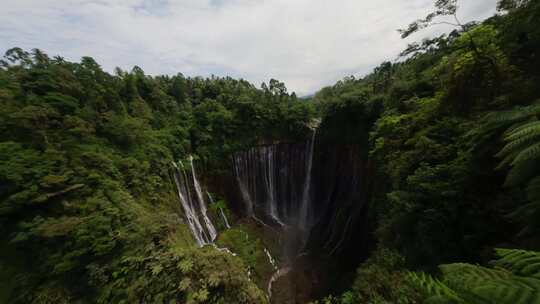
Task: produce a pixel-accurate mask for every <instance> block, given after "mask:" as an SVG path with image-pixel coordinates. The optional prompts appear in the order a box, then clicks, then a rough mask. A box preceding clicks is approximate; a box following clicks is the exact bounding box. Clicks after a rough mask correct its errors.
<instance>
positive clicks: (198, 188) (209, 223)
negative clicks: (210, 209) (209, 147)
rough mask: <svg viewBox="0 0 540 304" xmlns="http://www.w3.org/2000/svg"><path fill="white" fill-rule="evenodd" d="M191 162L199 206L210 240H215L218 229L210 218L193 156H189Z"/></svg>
mask: <svg viewBox="0 0 540 304" xmlns="http://www.w3.org/2000/svg"><path fill="white" fill-rule="evenodd" d="M189 162H190V165H191V175H192V176H193V185H194V186H195V192H196V193H197V200H198V201H199V208H200V211H201V215H202V217H203V220H204V223H205V224H206V229H207V230H208V233H209V234H210V242H213V241H214V240H215V239H216V236H217V231H216V228H215V227H214V225H213V224H212V221H211V220H210V218H208V214H207V209H206V202H205V201H204V197H203V195H202V189H201V185H200V184H199V181H198V180H197V175H196V174H195V166H194V165H193V156H191V155H190V156H189Z"/></svg>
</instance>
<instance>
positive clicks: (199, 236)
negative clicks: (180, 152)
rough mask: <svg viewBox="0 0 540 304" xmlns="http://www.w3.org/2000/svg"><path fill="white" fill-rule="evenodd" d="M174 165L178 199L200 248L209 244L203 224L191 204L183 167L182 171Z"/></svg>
mask: <svg viewBox="0 0 540 304" xmlns="http://www.w3.org/2000/svg"><path fill="white" fill-rule="evenodd" d="M172 164H173V167H174V172H173V178H174V183H175V184H176V189H177V192H178V198H179V199H180V204H181V205H182V209H183V210H184V215H185V216H186V219H187V222H188V226H189V229H190V230H191V233H192V234H193V237H195V241H197V244H198V245H199V246H203V245H204V244H206V243H207V242H208V240H207V238H206V236H205V234H204V229H203V227H202V225H201V222H200V221H199V217H198V216H197V213H196V212H195V209H194V208H193V205H192V204H191V197H190V194H189V192H188V190H187V189H188V187H187V179H186V178H185V175H184V174H182V173H185V172H184V168H183V166H182V165H181V167H182V168H181V169H180V168H178V166H177V165H176V164H175V163H174V162H173V163H172Z"/></svg>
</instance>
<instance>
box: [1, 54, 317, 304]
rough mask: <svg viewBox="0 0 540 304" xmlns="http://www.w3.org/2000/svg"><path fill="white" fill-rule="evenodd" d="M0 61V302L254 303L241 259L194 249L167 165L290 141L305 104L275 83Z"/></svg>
mask: <svg viewBox="0 0 540 304" xmlns="http://www.w3.org/2000/svg"><path fill="white" fill-rule="evenodd" d="M1 63H2V68H1V69H0V104H1V106H0V140H1V142H0V228H1V230H2V234H1V235H2V241H1V242H2V250H1V252H0V256H1V271H0V273H2V275H1V276H2V277H1V281H2V287H0V291H1V292H0V302H2V303H4V302H5V303H8V302H9V303H79V302H85V303H95V302H99V303H135V302H137V303H138V302H140V301H144V302H145V303H161V302H169V301H178V302H180V303H184V302H186V303H199V302H204V303H264V302H265V301H266V298H265V296H264V294H263V293H262V291H260V290H259V289H257V287H256V286H255V285H254V284H253V283H252V282H251V281H249V280H248V277H247V272H246V267H245V265H244V262H242V261H241V260H240V258H237V257H232V256H230V255H228V254H226V253H222V252H219V251H217V250H213V249H212V248H206V249H204V250H202V249H197V248H196V246H195V243H194V241H193V239H192V237H191V235H190V232H189V230H188V229H187V227H186V226H185V225H184V224H182V220H181V215H182V213H181V207H180V205H179V203H178V198H177V197H176V194H175V192H174V191H173V189H174V188H173V185H172V183H171V179H170V176H169V167H170V164H171V162H172V161H173V160H178V159H183V158H186V157H187V155H188V154H193V155H195V156H196V157H198V159H199V161H198V164H201V165H202V164H205V166H207V167H209V168H212V169H213V170H218V171H219V169H220V168H222V167H224V163H226V162H227V158H226V156H227V155H228V154H229V153H230V152H231V151H234V150H237V149H240V148H241V147H244V146H251V145H253V144H255V143H256V141H257V139H258V138H272V137H281V138H285V137H287V138H294V136H301V135H302V132H303V131H305V130H304V128H305V122H306V121H309V119H311V117H312V116H313V113H314V109H313V107H312V105H311V104H308V103H305V102H301V101H299V100H298V99H297V98H296V96H295V95H294V94H292V95H291V94H288V93H287V91H286V88H285V86H284V85H283V83H280V82H278V81H276V80H271V81H270V83H269V84H268V85H266V84H263V86H262V89H257V88H255V87H254V86H253V85H251V84H249V83H248V82H246V81H243V80H233V79H230V78H217V77H212V78H208V79H203V78H186V77H184V76H183V75H181V74H179V75H176V76H174V77H168V76H159V77H151V76H148V75H145V74H144V72H143V71H142V70H141V69H140V68H138V67H135V68H133V70H132V71H131V72H125V71H121V70H117V71H116V75H111V74H109V73H106V72H104V71H103V70H102V69H101V67H100V66H99V65H98V64H97V63H96V62H95V61H94V60H93V59H92V58H89V57H85V58H83V59H82V60H81V62H80V63H72V62H68V61H66V60H64V59H63V58H61V57H54V58H49V57H48V56H47V55H46V54H44V53H43V52H41V51H39V50H33V51H32V52H31V53H28V52H26V51H23V50H21V49H19V48H14V49H11V50H9V51H8V52H7V53H6V55H5V57H4V60H2V62H1ZM8 299H9V300H8Z"/></svg>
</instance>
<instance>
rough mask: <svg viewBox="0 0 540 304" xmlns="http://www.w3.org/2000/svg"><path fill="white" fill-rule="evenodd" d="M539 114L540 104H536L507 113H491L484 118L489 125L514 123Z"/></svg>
mask: <svg viewBox="0 0 540 304" xmlns="http://www.w3.org/2000/svg"><path fill="white" fill-rule="evenodd" d="M539 114H540V103H539V102H538V101H537V102H536V103H534V104H532V105H529V106H526V107H516V108H515V109H513V110H509V111H498V112H492V113H489V114H488V115H486V116H485V118H484V119H485V121H487V122H489V123H493V124H494V123H514V122H516V121H520V120H524V119H527V118H529V117H531V116H534V115H539Z"/></svg>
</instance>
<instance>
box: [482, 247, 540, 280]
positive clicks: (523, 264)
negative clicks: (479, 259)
mask: <svg viewBox="0 0 540 304" xmlns="http://www.w3.org/2000/svg"><path fill="white" fill-rule="evenodd" d="M495 253H496V255H497V256H499V257H500V259H498V260H496V261H494V262H492V263H493V264H494V265H495V266H500V267H504V268H506V269H508V270H510V271H512V273H514V274H516V275H522V276H533V277H536V276H537V275H538V276H540V252H535V251H528V250H520V249H501V248H497V249H495Z"/></svg>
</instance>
